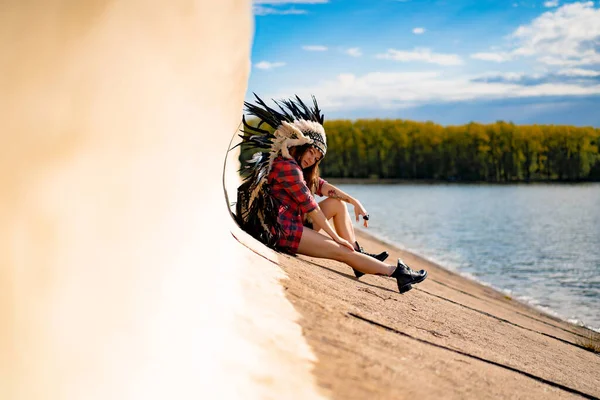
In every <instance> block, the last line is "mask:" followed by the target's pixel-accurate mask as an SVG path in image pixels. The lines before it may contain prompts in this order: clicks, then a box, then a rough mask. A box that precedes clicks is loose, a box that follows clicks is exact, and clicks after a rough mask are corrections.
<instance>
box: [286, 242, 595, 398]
mask: <svg viewBox="0 0 600 400" xmlns="http://www.w3.org/2000/svg"><path fill="white" fill-rule="evenodd" d="M360 242H361V245H362V246H363V247H365V248H366V249H367V250H368V251H371V252H378V251H380V250H384V249H387V250H388V251H389V252H390V258H389V260H395V259H396V258H398V257H402V258H403V259H404V261H405V262H407V263H408V264H409V265H410V266H412V267H413V268H414V269H421V268H425V269H427V270H428V271H429V277H428V279H427V280H426V281H425V282H423V283H421V284H419V285H417V286H416V288H415V289H413V290H412V291H410V292H408V293H406V294H404V295H400V294H399V293H398V291H397V288H396V284H395V281H394V280H391V279H389V278H384V277H377V276H365V277H363V278H361V280H360V281H359V280H356V279H355V278H354V276H353V274H352V271H351V269H350V268H349V267H347V266H346V265H344V264H341V263H338V262H335V261H329V260H323V259H314V258H309V257H304V256H299V257H290V256H285V255H281V256H280V257H279V262H280V264H281V267H282V268H283V270H284V271H285V272H286V273H287V274H288V276H289V278H290V279H289V280H284V281H282V284H283V285H284V288H285V291H286V296H287V297H288V299H289V300H290V301H291V302H292V304H293V305H294V307H295V308H296V310H297V311H298V312H299V313H300V315H301V319H300V324H301V326H302V330H303V334H304V336H305V337H306V340H307V341H308V344H309V345H310V346H311V348H312V351H313V352H314V353H315V355H316V356H317V358H318V361H317V362H316V363H315V366H314V371H313V373H314V375H315V378H316V380H317V383H318V385H319V388H320V390H321V391H322V394H323V395H325V396H327V397H330V398H335V399H367V398H368V399H373V398H389V399H401V398H418V399H423V398H430V399H439V398H444V399H449V398H476V399H481V398H494V399H496V398H522V399H538V398H539V399H547V398H581V397H584V398H598V397H600V356H598V355H596V354H594V353H592V352H590V351H587V350H585V349H583V348H582V347H581V346H580V345H579V344H578V343H580V342H581V341H582V339H583V338H584V336H585V335H586V334H588V331H587V330H586V329H584V328H581V327H578V326H574V325H571V324H569V323H566V322H564V321H561V320H558V319H555V318H553V317H550V316H548V315H545V314H543V313H541V312H539V311H537V310H535V309H532V308H530V307H527V306H525V305H523V304H521V303H519V302H517V301H515V300H512V299H511V298H509V297H507V296H505V295H503V294H502V293H499V292H497V291H495V290H493V289H491V288H489V287H486V286H483V285H480V284H478V283H476V282H473V281H470V280H468V279H465V278H463V277H461V276H459V275H457V274H454V273H451V272H449V271H447V270H445V269H443V268H441V267H440V266H438V265H436V264H434V263H431V262H429V261H427V260H424V259H422V258H419V257H417V256H415V255H412V254H409V253H406V252H403V251H400V250H399V249H397V248H393V247H391V246H389V245H386V244H384V243H381V242H379V241H377V240H375V239H373V238H370V237H366V236H365V235H364V234H360Z"/></svg>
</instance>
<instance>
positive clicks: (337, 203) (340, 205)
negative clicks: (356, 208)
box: [331, 199, 348, 214]
mask: <svg viewBox="0 0 600 400" xmlns="http://www.w3.org/2000/svg"><path fill="white" fill-rule="evenodd" d="M331 200H333V201H332V205H333V208H334V209H335V211H336V213H338V214H339V213H346V212H348V209H347V208H346V203H344V202H343V201H341V200H340V199H331Z"/></svg>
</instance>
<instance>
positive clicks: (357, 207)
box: [352, 199, 369, 228]
mask: <svg viewBox="0 0 600 400" xmlns="http://www.w3.org/2000/svg"><path fill="white" fill-rule="evenodd" d="M352 205H353V206H354V215H355V216H356V222H358V219H359V217H360V216H361V215H362V216H363V221H364V224H363V225H364V226H365V228H368V227H369V214H367V210H365V208H364V207H363V205H362V204H360V201H358V200H356V199H353V201H352ZM365 216H366V217H367V218H365Z"/></svg>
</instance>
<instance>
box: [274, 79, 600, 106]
mask: <svg viewBox="0 0 600 400" xmlns="http://www.w3.org/2000/svg"><path fill="white" fill-rule="evenodd" d="M504 77H505V78H506V81H502V82H486V81H484V80H475V79H474V78H475V77H472V76H466V75H463V76H451V75H447V74H445V73H444V72H440V71H424V72H402V73H399V72H395V73H390V72H385V73H384V72H372V73H368V74H366V75H362V76H357V75H354V74H341V75H339V76H337V77H336V78H335V79H333V80H330V81H322V82H318V83H317V84H315V85H314V86H312V87H306V86H303V87H301V88H294V90H291V91H290V93H298V94H299V95H300V96H301V97H305V96H308V95H310V94H315V96H316V97H317V98H318V99H319V104H320V105H321V106H322V107H323V108H326V109H328V110H331V111H334V110H352V109H358V108H363V109H373V108H384V109H397V108H406V107H414V106H419V105H423V104H431V103H440V102H453V101H472V100H478V99H482V100H494V99H507V98H527V97H540V96H572V95H573V96H579V95H597V94H600V84H593V85H590V84H589V83H585V84H584V83H573V82H569V83H567V82H555V83H547V82H544V83H541V84H538V85H520V84H517V83H516V81H518V80H520V79H521V78H523V77H524V74H522V73H515V74H505V75H504ZM271 97H273V98H282V97H286V94H279V95H276V96H271Z"/></svg>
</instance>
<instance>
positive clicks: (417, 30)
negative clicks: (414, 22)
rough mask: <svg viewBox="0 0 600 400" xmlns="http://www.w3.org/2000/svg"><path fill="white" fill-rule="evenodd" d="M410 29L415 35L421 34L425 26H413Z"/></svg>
mask: <svg viewBox="0 0 600 400" xmlns="http://www.w3.org/2000/svg"><path fill="white" fill-rule="evenodd" d="M412 31H413V33H414V34H415V35H422V34H424V33H425V28H415V29H413V30H412Z"/></svg>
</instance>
